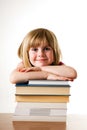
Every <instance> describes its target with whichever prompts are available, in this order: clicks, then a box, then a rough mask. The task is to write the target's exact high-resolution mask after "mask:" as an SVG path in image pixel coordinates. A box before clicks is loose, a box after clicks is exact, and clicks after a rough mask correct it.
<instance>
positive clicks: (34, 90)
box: [16, 85, 70, 95]
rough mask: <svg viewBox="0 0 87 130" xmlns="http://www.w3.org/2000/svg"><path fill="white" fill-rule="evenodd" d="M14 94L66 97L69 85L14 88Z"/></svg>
mask: <svg viewBox="0 0 87 130" xmlns="http://www.w3.org/2000/svg"><path fill="white" fill-rule="evenodd" d="M16 94H26V95H27V94H31V95H33V94H35V95H39V94H40V95H41V94H42V95H50V94H51V95H52V94H53V95H54V94H55V95H58V94H59V95H67V94H70V85H64V86H62V85H58V86H57V85H51V86H49V85H47V86H45V87H44V86H38V85H32V86H26V85H22V86H16Z"/></svg>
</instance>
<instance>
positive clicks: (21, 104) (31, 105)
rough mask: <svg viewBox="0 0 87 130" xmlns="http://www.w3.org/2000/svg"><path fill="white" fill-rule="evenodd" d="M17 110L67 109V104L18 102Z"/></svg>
mask: <svg viewBox="0 0 87 130" xmlns="http://www.w3.org/2000/svg"><path fill="white" fill-rule="evenodd" d="M16 108H18V109H19V108H20V109H21V108H22V109H23V108H57V109H67V103H43V102H17V105H16Z"/></svg>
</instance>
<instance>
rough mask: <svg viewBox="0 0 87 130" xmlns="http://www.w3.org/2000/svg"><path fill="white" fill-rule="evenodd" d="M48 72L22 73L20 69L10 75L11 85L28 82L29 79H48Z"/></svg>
mask: <svg viewBox="0 0 87 130" xmlns="http://www.w3.org/2000/svg"><path fill="white" fill-rule="evenodd" d="M46 78H47V72H45V71H29V72H25V71H24V72H20V71H18V69H15V70H13V71H12V73H11V75H10V81H11V83H13V84H15V83H19V82H27V81H28V80H29V79H46Z"/></svg>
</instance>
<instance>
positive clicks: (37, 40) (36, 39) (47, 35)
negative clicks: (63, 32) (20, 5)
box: [28, 29, 54, 50]
mask: <svg viewBox="0 0 87 130" xmlns="http://www.w3.org/2000/svg"><path fill="white" fill-rule="evenodd" d="M28 36H29V37H28V50H29V49H30V48H31V47H37V46H40V45H47V46H50V47H52V48H54V37H53V36H52V33H51V32H50V31H48V30H46V29H45V30H44V29H38V30H34V31H32V32H31V33H29V35H28Z"/></svg>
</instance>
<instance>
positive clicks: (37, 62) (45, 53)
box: [29, 43, 54, 67]
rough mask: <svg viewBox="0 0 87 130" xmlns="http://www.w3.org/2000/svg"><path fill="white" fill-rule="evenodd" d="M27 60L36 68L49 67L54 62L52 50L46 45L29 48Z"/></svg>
mask: <svg viewBox="0 0 87 130" xmlns="http://www.w3.org/2000/svg"><path fill="white" fill-rule="evenodd" d="M29 60H30V62H31V64H32V65H33V66H36V67H40V66H47V65H51V64H52V63H53V61H54V54H53V49H52V48H51V47H50V46H48V44H47V43H44V44H41V45H40V46H37V47H31V48H30V50H29Z"/></svg>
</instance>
